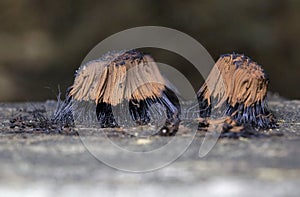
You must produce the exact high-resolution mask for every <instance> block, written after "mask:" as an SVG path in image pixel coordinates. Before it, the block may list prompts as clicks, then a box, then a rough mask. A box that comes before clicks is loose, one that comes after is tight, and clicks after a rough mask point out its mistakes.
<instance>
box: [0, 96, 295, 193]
mask: <svg viewBox="0 0 300 197" xmlns="http://www.w3.org/2000/svg"><path fill="white" fill-rule="evenodd" d="M54 105H55V103H54V102H46V103H15V104H10V103H2V104H0V109H1V110H0V136H1V138H0V191H1V193H0V196H7V195H11V196H14V195H15V196H19V195H23V196H27V195H28V196H29V195H31V194H32V193H34V194H36V195H39V196H53V195H58V196H66V195H69V196H82V195H88V196H96V195H100V194H101V196H102V195H116V196H121V195H122V196H134V195H139V196H140V195H144V196H153V195H164V196H182V195H185V196H202V195H204V196H262V195H267V196H299V195H300V190H299V185H300V148H299V147H300V113H299V111H300V101H287V100H277V101H276V100H274V101H270V103H269V106H270V108H271V110H272V111H273V112H274V113H275V115H276V116H277V118H278V121H279V127H278V128H277V129H274V130H272V131H262V132H265V133H268V134H271V135H269V136H265V137H254V138H239V139H228V138H222V139H219V141H218V143H217V144H216V145H215V147H214V148H213V149H212V151H211V152H209V154H208V155H207V156H206V157H204V158H199V157H198V151H199V147H200V145H201V142H202V140H203V137H201V135H196V137H195V138H194V140H193V143H192V144H191V146H190V147H189V148H188V150H187V151H186V152H185V153H184V154H183V155H182V156H181V157H180V158H179V159H177V160H176V161H174V162H172V163H171V164H169V165H168V166H166V167H164V168H161V169H159V170H156V171H153V172H148V173H128V172H122V171H119V170H115V169H113V168H111V167H109V166H107V165H105V164H103V163H102V162H100V161H99V160H97V159H95V157H94V156H92V155H91V154H90V152H89V151H88V150H87V149H86V146H84V144H83V142H82V139H81V136H80V135H79V136H78V135H66V134H53V133H52V134H47V133H44V132H37V131H35V130H34V129H33V128H30V127H26V126H25V128H22V126H21V127H19V128H18V127H14V128H11V122H10V120H11V119H12V117H14V116H15V115H16V114H17V113H19V111H20V109H21V110H24V109H29V108H40V107H41V106H44V107H45V109H46V110H48V109H50V108H53V106H54ZM187 135H188V134H185V135H179V136H178V137H179V138H178V139H181V138H182V139H184V138H186V137H187ZM113 139H114V140H115V142H116V143H118V144H122V145H127V146H128V147H130V148H133V149H134V148H136V149H139V150H142V149H143V147H144V145H145V144H148V145H149V144H151V145H153V146H155V145H157V144H161V143H164V141H168V140H169V138H162V137H150V138H146V139H145V138H143V139H139V138H134V137H126V136H120V137H118V136H116V137H113ZM105 140H107V139H106V138H100V139H99V138H97V141H95V142H97V143H101V141H103V142H104V141H105ZM100 151H101V150H100ZM105 151H112V152H113V150H105ZM112 154H113V153H112ZM115 156H116V157H118V156H119V157H122V155H115ZM140 162H142V161H140Z"/></svg>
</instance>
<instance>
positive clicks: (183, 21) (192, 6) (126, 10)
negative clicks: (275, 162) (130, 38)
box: [0, 0, 300, 101]
mask: <svg viewBox="0 0 300 197" xmlns="http://www.w3.org/2000/svg"><path fill="white" fill-rule="evenodd" d="M299 21H300V1H299V0H264V1H261V0H229V1H224V0H209V1H204V0H203V1H199V0H195V1H174V0H172V1H169V0H164V1H161V0H134V1H132V0H126V1H104V2H101V1H90V0H60V1H40V0H26V1H25V0H24V1H19V0H1V1H0V24H1V25H0V101H43V100H46V99H53V98H55V97H56V94H57V93H58V90H57V89H58V86H59V87H60V89H61V91H62V92H64V91H65V89H66V88H67V86H69V85H71V84H72V81H73V77H74V72H75V70H76V69H77V68H78V66H79V65H80V64H81V61H82V60H83V58H84V57H85V55H86V54H87V53H88V52H89V51H90V49H92V48H93V47H94V46H95V45H96V44H97V43H98V42H100V41H101V40H103V39H105V38H106V37H107V36H110V35H111V34H114V33H117V32H119V31H122V30H125V29H127V28H131V27H136V26H145V25H155V26H165V27H170V28H174V29H177V30H180V31H183V32H185V33H187V34H189V35H190V36H192V37H194V38H195V39H196V40H198V41H199V42H200V43H201V44H202V45H203V46H204V47H205V48H206V49H207V50H208V51H209V53H210V54H211V55H212V57H213V58H214V59H215V60H217V59H218V57H219V55H221V54H223V53H229V52H233V51H234V52H237V53H244V54H246V55H248V56H250V57H251V58H252V59H254V60H255V61H257V62H258V63H259V64H261V65H263V67H264V68H265V70H266V72H267V73H268V75H269V78H270V80H271V84H270V90H271V91H272V92H275V93H279V94H280V95H281V96H284V97H287V98H291V99H296V98H298V99H299V98H300V91H299V85H300V66H299V56H300V38H299V36H300V24H299ZM168 57H170V58H166V60H167V62H165V63H168V64H170V65H172V64H176V65H180V66H181V70H184V72H185V74H187V75H188V73H191V72H189V70H188V69H189V66H185V65H184V64H185V61H182V60H179V59H178V58H177V57H174V55H169V56H168ZM182 64H183V65H182ZM191 77H192V76H191ZM200 85H201V84H199V87H200Z"/></svg>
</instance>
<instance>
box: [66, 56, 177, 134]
mask: <svg viewBox="0 0 300 197" xmlns="http://www.w3.org/2000/svg"><path fill="white" fill-rule="evenodd" d="M165 84H167V82H166V81H165V79H164V77H163V76H162V75H161V73H160V71H159V69H158V67H157V65H156V63H155V62H154V60H153V58H152V57H151V56H150V55H145V54H143V53H141V52H139V51H136V50H130V51H118V52H109V53H107V54H105V55H103V56H102V57H101V58H100V59H97V60H93V61H90V62H88V63H86V64H85V65H83V66H81V67H80V68H79V69H78V71H77V72H76V76H75V80H74V84H73V85H72V86H71V87H70V88H69V90H68V95H67V98H68V99H69V100H70V101H71V102H72V101H74V100H75V101H87V102H94V103H95V104H96V106H97V107H96V109H95V110H96V114H97V118H98V120H99V122H100V125H101V127H118V126H119V125H118V124H117V122H116V120H115V117H114V116H113V112H112V106H117V105H120V104H122V102H129V112H130V115H131V118H132V119H133V120H134V121H135V122H136V123H137V124H140V125H143V124H147V123H149V121H150V115H149V107H150V106H151V105H152V104H155V103H159V104H161V105H163V106H164V107H165V109H166V114H167V118H168V119H167V121H166V123H165V126H164V127H163V128H162V129H161V135H174V134H175V133H176V131H177V129H178V125H179V113H180V107H179V101H178V99H177V97H176V95H175V94H174V93H173V91H171V90H170V89H169V88H168V87H166V85H165ZM67 105H69V104H67ZM67 105H66V106H67Z"/></svg>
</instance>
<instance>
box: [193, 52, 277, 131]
mask: <svg viewBox="0 0 300 197" xmlns="http://www.w3.org/2000/svg"><path fill="white" fill-rule="evenodd" d="M268 83H269V80H268V78H267V76H266V74H265V72H264V70H263V69H262V67H261V66H260V65H258V64H257V63H256V62H254V61H252V60H251V59H250V58H249V57H246V56H244V55H240V54H226V55H222V56H221V57H220V59H219V60H218V61H217V62H216V64H215V66H214V68H213V69H212V71H211V73H210V74H209V76H208V78H207V81H206V82H205V84H204V85H203V86H202V87H201V88H200V90H199V92H198V100H199V104H200V116H201V117H208V116H210V115H211V111H212V107H214V106H216V108H217V109H218V108H220V109H221V108H222V109H223V112H224V113H223V115H224V116H230V117H231V118H232V119H233V120H235V121H237V123H239V124H250V125H252V126H254V127H257V128H264V129H266V128H273V127H275V126H276V123H275V118H274V116H273V115H272V113H271V112H270V111H269V109H268V106H267V101H266V96H267V86H268Z"/></svg>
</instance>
